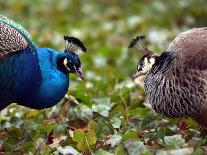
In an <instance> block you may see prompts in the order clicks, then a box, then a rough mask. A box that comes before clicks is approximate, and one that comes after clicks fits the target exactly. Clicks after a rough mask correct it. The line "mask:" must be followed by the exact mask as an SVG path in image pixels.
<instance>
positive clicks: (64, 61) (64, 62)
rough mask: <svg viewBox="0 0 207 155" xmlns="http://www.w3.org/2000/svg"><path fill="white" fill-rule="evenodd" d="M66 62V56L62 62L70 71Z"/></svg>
mask: <svg viewBox="0 0 207 155" xmlns="http://www.w3.org/2000/svg"><path fill="white" fill-rule="evenodd" d="M67 63H68V60H67V58H65V59H64V60H63V64H64V66H65V67H66V68H67V70H68V71H70V68H68V66H67Z"/></svg>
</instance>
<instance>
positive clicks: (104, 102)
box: [92, 97, 113, 117]
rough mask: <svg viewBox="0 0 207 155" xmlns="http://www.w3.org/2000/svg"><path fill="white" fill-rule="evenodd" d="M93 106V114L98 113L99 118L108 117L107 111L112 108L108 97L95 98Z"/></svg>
mask: <svg viewBox="0 0 207 155" xmlns="http://www.w3.org/2000/svg"><path fill="white" fill-rule="evenodd" d="M94 101H95V104H93V105H92V110H93V112H97V113H99V114H100V115H101V116H105V117H108V115H109V111H110V110H111V108H112V107H113V104H112V103H111V101H110V98H109V97H100V98H96V99H95V100H94Z"/></svg>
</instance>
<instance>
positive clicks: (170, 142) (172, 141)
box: [164, 135, 185, 148]
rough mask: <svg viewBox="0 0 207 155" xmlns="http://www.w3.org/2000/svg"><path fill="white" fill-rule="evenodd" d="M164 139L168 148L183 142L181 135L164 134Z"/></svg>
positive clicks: (176, 146)
mask: <svg viewBox="0 0 207 155" xmlns="http://www.w3.org/2000/svg"><path fill="white" fill-rule="evenodd" d="M164 141H165V143H166V145H167V146H168V148H178V147H180V146H181V145H182V144H184V143H185V140H184V139H183V138H182V136H181V135H173V136H165V137H164Z"/></svg>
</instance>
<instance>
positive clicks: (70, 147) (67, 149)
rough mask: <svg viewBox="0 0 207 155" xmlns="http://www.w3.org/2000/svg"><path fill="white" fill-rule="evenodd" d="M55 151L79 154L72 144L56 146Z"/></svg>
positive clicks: (64, 153) (64, 154) (65, 154)
mask: <svg viewBox="0 0 207 155" xmlns="http://www.w3.org/2000/svg"><path fill="white" fill-rule="evenodd" d="M57 151H58V152H59V153H61V154H63V155H67V154H72V155H81V154H80V153H79V152H78V151H77V150H76V149H74V148H73V147H72V146H66V147H64V148H63V147H61V146H59V147H57Z"/></svg>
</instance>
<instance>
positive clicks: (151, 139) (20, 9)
mask: <svg viewBox="0 0 207 155" xmlns="http://www.w3.org/2000/svg"><path fill="white" fill-rule="evenodd" d="M0 14H2V15H5V16H7V17H9V18H11V19H13V20H14V21H16V22H17V23H20V24H21V25H23V26H24V27H25V28H26V29H27V30H28V31H29V33H30V34H31V36H32V38H33V41H34V42H35V43H36V45H37V46H39V47H51V48H55V49H57V50H62V49H64V45H65V43H64V39H63V35H66V34H67V35H71V36H74V37H78V38H79V39H81V40H82V41H83V42H84V44H85V45H86V47H87V49H88V53H87V54H84V55H81V56H80V57H81V62H82V64H83V71H84V73H85V76H86V81H80V80H78V78H77V77H75V76H74V75H71V78H72V80H71V82H70V88H69V92H68V94H67V96H66V97H65V99H63V101H62V102H61V103H59V104H58V105H57V106H55V107H53V108H50V109H47V110H41V111H37V110H31V109H28V108H24V107H21V106H16V105H11V106H9V107H8V108H6V109H5V110H3V111H1V112H0V153H1V152H3V153H5V152H10V153H11V152H13V153H14V152H15V153H20V154H21V153H28V152H30V153H32V154H35V153H36V154H52V153H57V152H60V150H58V149H57V148H58V146H59V147H61V148H62V149H63V148H64V147H65V146H72V147H73V148H75V149H76V150H77V151H79V152H80V153H85V154H87V153H88V154H91V153H92V152H93V153H95V154H107V153H108V154H110V153H112V154H127V153H128V154H133V151H135V154H138V153H145V154H153V153H154V151H155V150H163V149H164V150H167V151H170V150H171V149H178V150H179V151H187V153H186V152H182V153H181V154H185V153H186V154H190V153H192V152H194V153H196V154H198V153H201V154H202V153H203V151H205V148H203V147H201V145H202V143H203V138H202V135H201V134H200V132H199V131H198V130H199V127H198V125H197V124H196V123H195V122H194V121H192V120H191V119H187V120H186V121H187V124H185V125H186V126H187V127H188V125H190V126H191V127H190V128H187V127H186V128H185V129H184V131H182V133H181V127H180V126H181V125H182V123H181V125H180V124H179V123H177V125H176V121H177V120H176V119H167V118H165V117H163V116H160V115H157V114H154V113H153V112H152V111H151V110H150V109H149V108H148V104H147V101H145V96H144V90H143V80H139V81H136V83H135V82H133V81H131V76H132V75H133V73H134V72H135V70H136V63H137V61H138V59H139V58H140V56H142V53H141V52H137V51H136V50H134V49H130V50H129V49H128V45H129V42H130V41H131V39H132V38H133V37H135V36H137V35H141V34H142V35H146V37H147V39H146V42H145V44H146V45H147V46H148V48H149V49H150V50H152V51H155V53H157V54H159V53H161V52H162V51H164V50H165V49H167V47H168V45H169V43H170V42H171V41H172V40H173V38H174V37H175V36H177V35H178V34H179V33H181V32H182V31H185V30H187V29H189V28H193V27H202V26H206V25H207V20H206V17H207V1H206V0H173V1H170V0H143V1H138V0H129V1H120V0H98V1H95V0H84V1H83V0H82V1H81V0H59V1H58V0H35V1H28V0H21V1H19V0H7V1H4V0H0ZM163 120H164V122H165V123H164V124H165V125H163V126H162V125H161V126H158V125H159V124H160V121H163ZM151 129H154V131H151ZM69 130H71V132H74V133H77V134H79V132H80V133H81V134H82V136H85V137H87V136H88V135H84V134H89V135H90V136H89V137H93V138H92V139H90V138H88V139H87V138H85V139H84V138H83V140H80V139H81V137H80V138H78V140H77V139H76V140H75V138H72V136H71V135H70V133H69ZM144 131H147V132H148V134H146V135H145V133H143V132H144ZM82 132H83V133H84V134H83V133H82ZM177 134H179V135H182V137H179V136H177V137H176V136H175V137H174V135H177ZM5 135H6V136H5ZM111 135H112V137H113V136H114V135H115V136H114V137H115V138H114V137H113V138H109V139H112V140H111V141H110V142H108V144H100V146H99V147H97V145H98V144H99V143H100V141H104V140H106V141H107V136H111ZM62 136H65V138H66V139H64V140H62V141H60V142H59V143H58V144H57V145H55V146H50V145H52V144H54V143H55V142H53V141H52V140H51V139H53V140H54V139H58V140H60V138H61V137H62ZM169 136H170V137H169ZM117 137H118V138H117ZM194 137H197V139H196V140H197V141H196V142H195V140H194V139H195V138H194ZM173 138H174V139H173ZM14 139H15V140H14ZM166 139H167V140H169V139H170V140H171V141H170V143H168V141H167V140H166ZM183 140H184V142H183ZM48 141H49V142H48ZM191 141H193V142H194V143H193V142H191ZM40 142H42V143H44V145H40V144H42V143H40ZM86 142H87V144H86ZM88 142H89V143H88ZM129 142H130V143H129ZM191 143H193V145H192V144H191ZM39 145H40V146H39ZM49 146H50V147H49ZM139 147H141V150H140V149H137V148H139ZM182 147H184V150H183V148H182ZM136 151H138V152H136ZM167 151H165V153H166V152H167ZM172 151H173V150H172ZM189 152H190V153H189ZM158 153H160V154H161V153H163V152H162V151H158ZM167 153H169V152H167Z"/></svg>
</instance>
